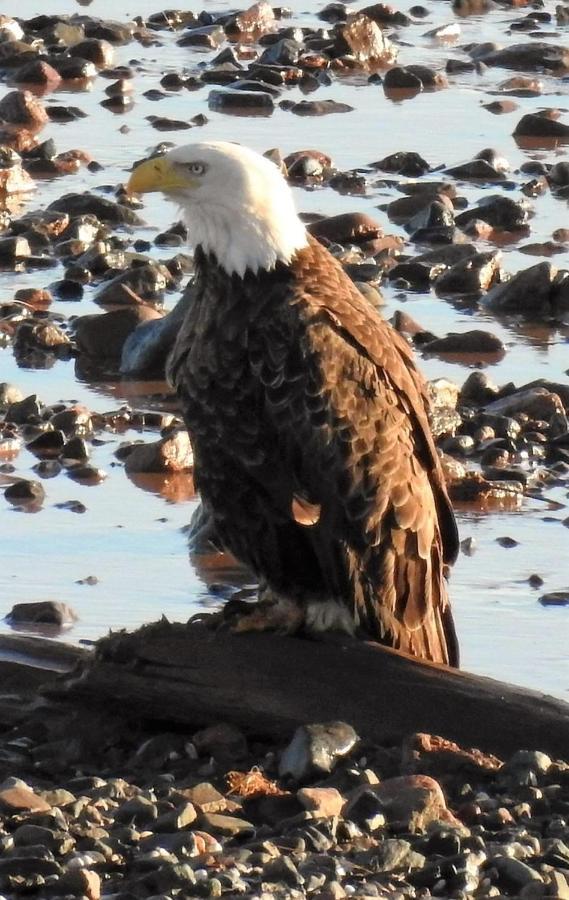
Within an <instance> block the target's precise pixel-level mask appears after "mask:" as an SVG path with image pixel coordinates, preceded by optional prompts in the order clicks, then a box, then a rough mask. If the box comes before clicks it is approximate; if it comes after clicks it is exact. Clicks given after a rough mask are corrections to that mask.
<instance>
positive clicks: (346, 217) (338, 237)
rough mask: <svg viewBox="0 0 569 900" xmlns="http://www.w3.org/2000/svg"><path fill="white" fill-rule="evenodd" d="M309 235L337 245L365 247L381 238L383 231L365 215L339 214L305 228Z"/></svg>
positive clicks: (374, 221)
mask: <svg viewBox="0 0 569 900" xmlns="http://www.w3.org/2000/svg"><path fill="white" fill-rule="evenodd" d="M307 230H308V231H309V232H310V234H312V235H314V237H317V238H319V239H324V240H325V241H330V242H332V243H337V244H356V245H364V246H365V245H367V244H368V243H369V242H372V244H373V242H374V241H375V240H376V239H377V238H379V237H381V236H382V234H383V229H382V227H381V226H380V225H379V223H378V222H376V220H375V219H373V218H372V217H371V216H369V215H367V214H366V213H359V212H356V213H340V214H339V215H337V216H328V217H327V218H325V219H319V220H318V221H317V222H313V223H311V224H310V225H308V226H307Z"/></svg>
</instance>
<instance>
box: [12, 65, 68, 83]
mask: <svg viewBox="0 0 569 900" xmlns="http://www.w3.org/2000/svg"><path fill="white" fill-rule="evenodd" d="M14 82H15V83H16V84H41V85H43V86H44V87H46V88H49V90H55V88H56V87H57V86H58V85H59V84H61V75H60V74H59V72H58V71H57V70H56V69H54V68H53V66H50V64H49V63H48V62H45V60H41V59H37V60H34V61H33V62H29V63H25V65H23V66H20V68H19V69H17V70H16V72H14Z"/></svg>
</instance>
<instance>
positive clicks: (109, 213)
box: [48, 191, 142, 225]
mask: <svg viewBox="0 0 569 900" xmlns="http://www.w3.org/2000/svg"><path fill="white" fill-rule="evenodd" d="M48 210H57V211H58V212H64V213H68V214H69V215H71V216H74V217H76V216H84V215H89V214H91V215H93V216H95V217H96V218H97V219H99V220H100V221H101V222H106V223H108V224H109V225H141V224H142V222H141V219H140V218H139V216H138V215H137V214H136V213H135V212H134V211H133V210H132V209H130V208H129V207H128V206H124V205H123V204H122V203H115V202H114V201H113V200H108V199H107V198H106V197H98V196H96V195H95V194H91V193H89V191H85V192H84V193H83V194H64V195H63V196H62V197H59V198H58V199H57V200H54V201H53V202H52V203H50V205H49V206H48Z"/></svg>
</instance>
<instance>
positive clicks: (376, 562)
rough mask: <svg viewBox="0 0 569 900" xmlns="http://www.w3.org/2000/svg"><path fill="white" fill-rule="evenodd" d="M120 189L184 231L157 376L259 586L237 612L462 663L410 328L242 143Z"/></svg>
mask: <svg viewBox="0 0 569 900" xmlns="http://www.w3.org/2000/svg"><path fill="white" fill-rule="evenodd" d="M128 189H129V191H130V192H133V193H142V192H147V191H162V192H163V193H164V194H165V195H166V196H167V197H168V198H170V199H172V200H174V201H176V202H177V203H178V204H179V206H180V207H181V209H182V210H183V213H184V215H185V217H186V219H187V224H188V226H189V229H190V235H191V239H192V243H193V244H194V247H195V285H194V290H195V294H194V299H193V301H192V303H191V304H190V308H189V309H188V311H187V314H186V318H185V320H184V323H183V325H182V327H181V329H180V331H179V334H178V336H177V340H176V343H175V346H174V349H173V351H172V354H171V357H170V362H169V377H170V379H171V381H172V382H173V384H174V385H175V387H176V389H177V391H178V394H179V397H180V398H181V403H182V408H183V413H184V418H185V422H186V425H187V428H188V430H189V433H190V436H191V440H192V445H193V450H194V459H195V480H196V485H197V487H198V490H199V492H200V494H201V497H202V501H203V502H204V503H205V504H206V506H207V508H208V509H209V510H210V512H211V515H212V516H213V521H214V524H215V527H216V530H217V532H218V534H219V536H220V538H221V541H222V543H223V544H224V546H225V547H226V548H227V549H228V550H230V551H231V552H232V553H233V554H234V556H235V557H237V559H239V560H241V561H242V562H243V563H245V564H246V565H247V566H249V567H250V569H251V570H252V571H253V572H254V573H255V574H256V575H257V577H258V578H259V581H260V584H261V586H262V587H261V589H260V601H259V603H258V604H256V605H253V608H252V610H251V611H249V612H248V613H247V614H243V615H242V616H241V617H240V618H239V623H238V625H237V629H238V630H239V629H242V630H246V629H255V628H258V629H265V628H271V627H278V628H279V629H281V630H285V631H294V630H298V629H305V630H306V631H307V632H317V631H329V630H338V629H340V630H344V631H348V632H350V633H357V634H361V635H365V636H366V637H368V638H370V639H372V640H375V641H379V642H381V643H383V644H387V645H389V646H391V647H394V648H397V649H400V650H403V651H406V652H408V653H411V654H413V655H415V656H417V657H420V658H422V659H428V660H433V661H436V662H443V663H449V664H451V665H457V664H458V645H457V639H456V634H455V630H454V625H453V620H452V615H451V610H450V606H449V600H448V596H447V589H446V581H445V577H444V571H445V567H446V565H447V564H449V563H452V562H453V561H454V559H455V558H456V553H457V544H458V538H457V531H456V524H455V520H454V516H453V513H452V509H451V506H450V502H449V499H448V496H447V492H446V489H445V484H444V480H443V474H442V470H441V465H440V462H439V458H438V456H437V452H436V449H435V445H434V442H433V438H432V434H431V431H430V427H429V423H428V418H427V397H426V390H425V383H424V381H423V379H422V378H421V376H420V375H419V373H418V372H417V369H416V368H415V364H414V362H413V358H412V354H411V351H410V349H409V347H408V345H407V344H406V342H405V341H404V340H403V339H402V338H401V337H400V336H399V335H398V334H397V333H396V332H395V331H393V330H392V328H391V327H390V326H389V325H388V324H387V323H386V322H385V321H384V320H383V319H382V318H381V317H380V316H379V315H378V313H377V312H376V311H375V310H374V309H373V308H372V306H371V305H370V303H369V301H368V300H366V299H365V298H364V297H363V296H362V295H361V294H360V292H359V291H358V290H357V289H356V287H355V285H354V284H353V283H352V281H351V280H350V279H349V277H348V276H347V275H346V274H345V272H344V270H343V269H342V266H341V265H340V264H339V263H338V262H337V261H336V260H335V259H334V258H333V256H332V255H331V254H330V253H329V252H328V251H327V250H326V249H325V248H324V247H323V246H321V244H319V243H318V242H317V241H316V240H314V239H313V238H312V237H311V236H310V235H309V234H308V233H307V231H306V229H305V227H304V225H303V223H302V221H301V220H300V218H299V216H298V214H297V212H296V210H295V207H294V202H293V198H292V194H291V191H290V190H289V188H288V185H287V183H286V181H285V179H284V178H283V176H282V175H281V173H280V171H279V170H278V168H277V167H276V166H275V165H274V164H273V163H272V162H271V161H269V160H268V159H266V158H264V157H262V156H260V155H259V154H257V153H255V152H253V151H252V150H249V149H247V148H245V147H242V146H238V145H236V144H231V143H225V142H211V143H196V144H191V145H188V146H185V147H179V148H176V149H174V150H171V151H170V152H168V153H166V154H165V155H164V156H161V157H156V158H153V159H149V160H146V161H145V162H143V163H141V164H139V165H138V166H137V167H136V168H135V169H134V171H133V172H132V175H131V177H130V180H129V183H128Z"/></svg>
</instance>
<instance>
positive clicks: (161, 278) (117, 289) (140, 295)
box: [93, 262, 172, 306]
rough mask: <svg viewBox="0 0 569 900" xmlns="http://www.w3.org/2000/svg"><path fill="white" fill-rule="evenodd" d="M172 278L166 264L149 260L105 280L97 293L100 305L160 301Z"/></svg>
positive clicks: (95, 298) (96, 300)
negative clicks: (144, 263)
mask: <svg viewBox="0 0 569 900" xmlns="http://www.w3.org/2000/svg"><path fill="white" fill-rule="evenodd" d="M171 281H172V278H171V275H170V272H169V271H168V269H167V268H166V266H163V265H161V264H160V263H154V262H149V263H147V264H146V265H143V266H134V267H131V268H130V269H127V270H126V271H125V272H121V273H120V274H119V275H116V276H115V277H114V278H112V279H111V280H110V281H107V282H105V283H104V284H103V285H102V286H101V287H100V288H99V290H98V291H97V293H96V294H95V297H94V298H93V299H94V302H95V303H98V304H99V305H100V306H124V305H132V304H133V303H134V304H139V303H140V302H142V301H149V302H160V301H161V300H162V296H163V293H164V291H165V290H166V288H167V287H168V286H169V284H170V283H171Z"/></svg>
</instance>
